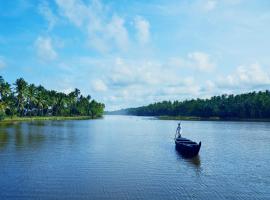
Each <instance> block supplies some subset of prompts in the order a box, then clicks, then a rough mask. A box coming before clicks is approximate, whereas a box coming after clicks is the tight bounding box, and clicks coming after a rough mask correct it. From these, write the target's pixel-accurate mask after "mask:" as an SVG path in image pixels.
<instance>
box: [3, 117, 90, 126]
mask: <svg viewBox="0 0 270 200" xmlns="http://www.w3.org/2000/svg"><path fill="white" fill-rule="evenodd" d="M87 119H92V117H90V116H67V117H66V116H44V117H39V116H33V117H6V118H5V119H4V120H2V121H0V124H1V123H10V122H23V121H44V120H53V121H59V120H87Z"/></svg>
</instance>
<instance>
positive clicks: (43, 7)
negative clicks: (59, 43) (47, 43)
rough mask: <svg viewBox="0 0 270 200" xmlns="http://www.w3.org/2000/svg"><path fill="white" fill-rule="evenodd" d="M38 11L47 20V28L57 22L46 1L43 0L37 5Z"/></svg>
mask: <svg viewBox="0 0 270 200" xmlns="http://www.w3.org/2000/svg"><path fill="white" fill-rule="evenodd" d="M39 12H40V14H41V15H42V16H43V17H44V18H45V19H46V20H47V21H48V30H51V29H53V27H54V26H55V24H56V22H57V17H56V16H55V15H54V14H53V12H52V10H51V9H50V6H49V4H48V2H46V1H44V2H43V3H41V4H40V5H39Z"/></svg>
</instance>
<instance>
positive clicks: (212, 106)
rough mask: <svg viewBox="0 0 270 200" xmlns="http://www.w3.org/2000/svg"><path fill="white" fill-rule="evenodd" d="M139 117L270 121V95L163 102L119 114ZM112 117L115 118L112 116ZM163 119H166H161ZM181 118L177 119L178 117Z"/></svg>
mask: <svg viewBox="0 0 270 200" xmlns="http://www.w3.org/2000/svg"><path fill="white" fill-rule="evenodd" d="M118 112H119V113H126V114H130V115H138V116H163V117H160V118H161V119H162V118H163V119H169V118H170V119H172V117H174V119H185V118H186V119H187V118H188V119H195V120H201V119H210V120H219V119H222V120H224V119H225V120H226V119H228V120H240V119H245V120H246V119H252V120H254V119H265V120H266V119H270V91H268V90H266V91H265V92H251V93H246V94H240V95H226V94H225V95H221V96H214V97H212V98H210V99H196V100H195V99H192V100H186V101H174V102H171V101H163V102H159V103H154V104H150V105H148V106H142V107H138V108H129V109H125V110H120V111H118ZM113 114H117V112H116V113H113ZM164 116H165V117H164ZM179 116H180V117H179Z"/></svg>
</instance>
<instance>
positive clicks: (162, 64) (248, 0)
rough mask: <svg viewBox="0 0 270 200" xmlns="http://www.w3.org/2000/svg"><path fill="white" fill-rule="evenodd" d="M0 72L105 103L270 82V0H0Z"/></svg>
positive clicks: (128, 103)
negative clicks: (78, 93)
mask: <svg viewBox="0 0 270 200" xmlns="http://www.w3.org/2000/svg"><path fill="white" fill-rule="evenodd" d="M0 74H1V75H2V76H4V78H5V79H6V80H7V81H9V82H14V81H15V80H16V79H17V78H19V77H23V78H25V79H26V80H27V81H28V82H30V83H35V84H42V85H44V86H45V87H46V88H48V89H55V90H59V91H63V92H70V91H71V90H73V89H74V88H75V87H77V88H79V89H80V90H81V92H82V93H83V94H91V96H92V97H93V98H95V99H97V100H99V101H102V102H104V103H105V104H106V108H107V110H114V109H119V108H126V107H134V106H140V105H145V104H148V103H151V102H154V101H161V100H176V99H177V100H183V99H190V98H197V97H200V98H207V97H210V96H211V95H217V94H222V93H242V92H247V91H253V90H265V89H267V88H268V89H270V1H269V0H260V1H258V0H178V1H176V0H170V1H168V0H149V1H145V0H136V1H135V0H134V1H132V0H121V1H109V0H103V1H101V0H48V1H46V0H43V1H32V0H12V1H6V0H0Z"/></svg>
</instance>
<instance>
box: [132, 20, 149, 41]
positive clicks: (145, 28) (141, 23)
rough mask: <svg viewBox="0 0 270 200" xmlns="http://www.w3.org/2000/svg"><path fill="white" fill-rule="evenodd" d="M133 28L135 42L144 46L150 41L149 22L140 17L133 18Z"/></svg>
mask: <svg viewBox="0 0 270 200" xmlns="http://www.w3.org/2000/svg"><path fill="white" fill-rule="evenodd" d="M134 22H135V28H136V30H137V40H138V41H139V42H140V43H141V44H145V43H147V42H148V41H149V39H150V30H149V29H150V24H149V22H148V21H147V20H146V19H144V18H143V17H141V16H137V17H136V18H135V21H134Z"/></svg>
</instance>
